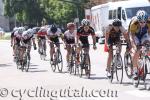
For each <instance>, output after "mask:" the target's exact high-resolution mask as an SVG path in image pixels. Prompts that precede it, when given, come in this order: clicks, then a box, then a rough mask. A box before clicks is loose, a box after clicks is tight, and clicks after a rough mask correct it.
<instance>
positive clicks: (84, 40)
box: [77, 26, 95, 47]
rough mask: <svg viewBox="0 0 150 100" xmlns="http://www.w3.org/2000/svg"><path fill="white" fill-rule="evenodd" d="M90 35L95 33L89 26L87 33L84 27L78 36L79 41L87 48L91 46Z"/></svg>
mask: <svg viewBox="0 0 150 100" xmlns="http://www.w3.org/2000/svg"><path fill="white" fill-rule="evenodd" d="M89 35H95V31H94V29H93V28H92V27H90V26H89V30H88V31H87V32H85V31H84V27H83V26H81V27H80V28H79V29H78V30H77V36H79V40H80V41H81V43H82V44H83V45H84V46H85V47H86V46H87V47H88V46H89V41H88V36H89Z"/></svg>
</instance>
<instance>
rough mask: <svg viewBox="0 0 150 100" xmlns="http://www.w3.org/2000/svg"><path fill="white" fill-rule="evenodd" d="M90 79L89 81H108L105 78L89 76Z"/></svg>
mask: <svg viewBox="0 0 150 100" xmlns="http://www.w3.org/2000/svg"><path fill="white" fill-rule="evenodd" d="M90 79H91V80H103V79H104V80H106V79H108V78H107V77H92V76H91V77H90Z"/></svg>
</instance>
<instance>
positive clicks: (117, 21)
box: [112, 19, 122, 26]
mask: <svg viewBox="0 0 150 100" xmlns="http://www.w3.org/2000/svg"><path fill="white" fill-rule="evenodd" d="M112 25H113V26H122V22H121V20H120V19H114V20H113V22H112Z"/></svg>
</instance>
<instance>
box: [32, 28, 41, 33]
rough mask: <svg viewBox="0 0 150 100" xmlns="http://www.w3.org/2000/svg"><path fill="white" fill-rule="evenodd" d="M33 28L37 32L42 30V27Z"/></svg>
mask: <svg viewBox="0 0 150 100" xmlns="http://www.w3.org/2000/svg"><path fill="white" fill-rule="evenodd" d="M32 29H33V30H34V31H35V33H37V32H38V31H39V30H40V27H34V28H32Z"/></svg>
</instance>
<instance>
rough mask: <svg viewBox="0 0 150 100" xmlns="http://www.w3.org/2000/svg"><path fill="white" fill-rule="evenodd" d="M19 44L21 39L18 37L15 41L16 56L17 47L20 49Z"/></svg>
mask: <svg viewBox="0 0 150 100" xmlns="http://www.w3.org/2000/svg"><path fill="white" fill-rule="evenodd" d="M19 46H20V40H19V39H17V38H16V39H15V43H14V58H15V57H16V53H17V49H19Z"/></svg>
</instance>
